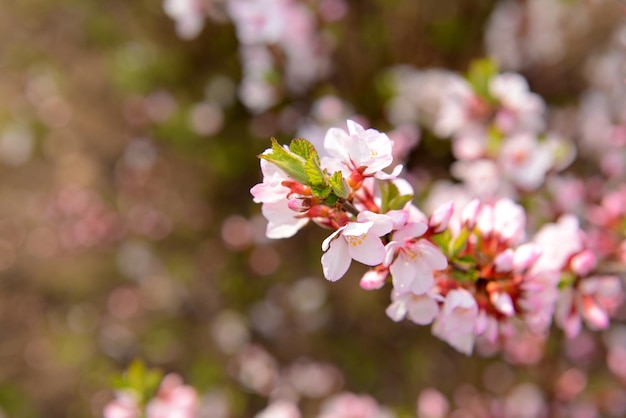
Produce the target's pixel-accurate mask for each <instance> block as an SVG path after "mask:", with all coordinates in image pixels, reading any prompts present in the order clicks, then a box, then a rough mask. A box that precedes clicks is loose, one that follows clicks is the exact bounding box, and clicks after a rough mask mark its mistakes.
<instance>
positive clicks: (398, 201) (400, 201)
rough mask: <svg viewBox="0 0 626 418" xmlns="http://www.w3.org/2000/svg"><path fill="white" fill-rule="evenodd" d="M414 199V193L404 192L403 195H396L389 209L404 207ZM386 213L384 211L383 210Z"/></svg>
mask: <svg viewBox="0 0 626 418" xmlns="http://www.w3.org/2000/svg"><path fill="white" fill-rule="evenodd" d="M411 200H413V195H412V194H404V195H401V196H396V197H394V198H393V199H391V201H390V202H389V210H399V209H402V208H404V205H406V204H407V203H408V202H410V201H411ZM383 213H384V212H383Z"/></svg>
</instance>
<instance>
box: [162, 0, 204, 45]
mask: <svg viewBox="0 0 626 418" xmlns="http://www.w3.org/2000/svg"><path fill="white" fill-rule="evenodd" d="M204 7H205V5H204V0H165V1H164V2H163V9H164V10H165V13H166V14H167V15H168V16H169V17H170V18H172V19H174V20H175V21H176V33H177V34H178V36H180V37H181V38H183V39H193V38H195V37H197V36H198V35H199V34H200V31H202V28H203V27H204V19H205V15H206V13H205V12H204V10H203V9H204Z"/></svg>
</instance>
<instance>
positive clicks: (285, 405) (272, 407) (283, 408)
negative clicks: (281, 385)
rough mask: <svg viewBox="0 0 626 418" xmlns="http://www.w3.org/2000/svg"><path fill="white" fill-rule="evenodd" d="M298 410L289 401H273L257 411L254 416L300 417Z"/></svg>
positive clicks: (274, 417) (267, 417)
mask: <svg viewBox="0 0 626 418" xmlns="http://www.w3.org/2000/svg"><path fill="white" fill-rule="evenodd" d="M301 416H302V415H301V414H300V410H299V409H298V407H297V406H296V405H295V404H294V403H292V402H290V401H275V402H272V403H271V404H269V405H268V407H267V408H265V409H264V410H262V411H261V412H259V413H258V414H256V415H255V416H254V418H300V417H301Z"/></svg>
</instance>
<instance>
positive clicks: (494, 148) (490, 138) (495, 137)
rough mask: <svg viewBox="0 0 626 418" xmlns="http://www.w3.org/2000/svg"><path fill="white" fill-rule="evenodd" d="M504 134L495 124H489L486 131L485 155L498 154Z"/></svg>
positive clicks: (494, 155)
mask: <svg viewBox="0 0 626 418" xmlns="http://www.w3.org/2000/svg"><path fill="white" fill-rule="evenodd" d="M503 140H504V135H503V134H502V132H500V130H499V129H498V128H496V127H495V126H490V127H489V130H488V131H487V155H490V156H492V157H494V158H495V157H497V156H498V155H499V154H500V148H501V145H502V141H503Z"/></svg>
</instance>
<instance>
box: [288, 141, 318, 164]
mask: <svg viewBox="0 0 626 418" xmlns="http://www.w3.org/2000/svg"><path fill="white" fill-rule="evenodd" d="M289 150H290V151H291V152H293V153H294V154H296V155H299V156H300V157H302V158H304V159H305V160H308V159H309V157H310V156H311V155H313V154H315V155H317V151H316V150H315V147H314V146H313V144H311V143H310V142H309V141H307V140H306V139H304V138H294V139H292V140H291V143H290V144H289Z"/></svg>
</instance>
